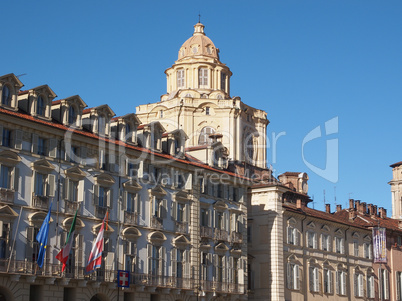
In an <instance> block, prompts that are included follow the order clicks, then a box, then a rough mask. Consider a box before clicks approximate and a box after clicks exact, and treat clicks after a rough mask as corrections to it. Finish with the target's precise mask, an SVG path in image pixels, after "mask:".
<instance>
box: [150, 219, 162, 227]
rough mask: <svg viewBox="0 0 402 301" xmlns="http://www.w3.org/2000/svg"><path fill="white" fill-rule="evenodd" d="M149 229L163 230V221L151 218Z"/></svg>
mask: <svg viewBox="0 0 402 301" xmlns="http://www.w3.org/2000/svg"><path fill="white" fill-rule="evenodd" d="M151 228H154V229H158V230H162V229H163V219H162V218H160V217H156V216H152V218H151Z"/></svg>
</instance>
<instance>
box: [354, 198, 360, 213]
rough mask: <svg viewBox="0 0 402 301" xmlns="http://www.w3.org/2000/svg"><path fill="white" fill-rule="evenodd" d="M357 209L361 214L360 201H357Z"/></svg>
mask: <svg viewBox="0 0 402 301" xmlns="http://www.w3.org/2000/svg"><path fill="white" fill-rule="evenodd" d="M355 209H356V210H357V211H358V212H360V200H356V201H355Z"/></svg>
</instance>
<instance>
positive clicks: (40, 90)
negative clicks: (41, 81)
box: [31, 85, 57, 99]
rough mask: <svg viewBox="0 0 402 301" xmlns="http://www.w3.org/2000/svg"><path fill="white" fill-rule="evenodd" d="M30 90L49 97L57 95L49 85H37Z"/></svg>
mask: <svg viewBox="0 0 402 301" xmlns="http://www.w3.org/2000/svg"><path fill="white" fill-rule="evenodd" d="M31 90H32V91H35V93H36V95H39V94H45V96H46V97H49V98H51V99H53V98H55V97H57V95H56V93H54V91H53V90H52V89H50V87H49V86H48V85H42V86H38V87H35V88H32V89H31Z"/></svg>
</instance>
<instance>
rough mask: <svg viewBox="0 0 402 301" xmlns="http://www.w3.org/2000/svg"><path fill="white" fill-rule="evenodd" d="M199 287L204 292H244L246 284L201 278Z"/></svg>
mask: <svg viewBox="0 0 402 301" xmlns="http://www.w3.org/2000/svg"><path fill="white" fill-rule="evenodd" d="M199 288H200V291H204V292H217V293H232V294H244V284H238V283H227V282H218V281H208V280H201V281H200V287H199Z"/></svg>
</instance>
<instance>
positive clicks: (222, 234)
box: [214, 229, 229, 241]
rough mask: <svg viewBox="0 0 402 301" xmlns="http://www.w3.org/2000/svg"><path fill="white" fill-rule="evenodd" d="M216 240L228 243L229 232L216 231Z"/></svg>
mask: <svg viewBox="0 0 402 301" xmlns="http://www.w3.org/2000/svg"><path fill="white" fill-rule="evenodd" d="M214 238H215V239H216V240H223V241H228V238H229V233H228V231H225V230H221V229H215V237H214Z"/></svg>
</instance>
